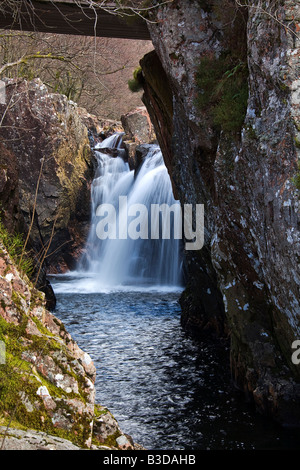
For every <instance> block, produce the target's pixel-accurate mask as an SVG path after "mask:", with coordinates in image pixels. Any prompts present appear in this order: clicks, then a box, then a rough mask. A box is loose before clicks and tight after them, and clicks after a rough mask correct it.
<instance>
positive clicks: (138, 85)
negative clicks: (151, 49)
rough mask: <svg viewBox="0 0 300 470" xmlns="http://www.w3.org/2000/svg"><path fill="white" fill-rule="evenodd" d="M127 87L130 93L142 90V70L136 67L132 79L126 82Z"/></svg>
mask: <svg viewBox="0 0 300 470" xmlns="http://www.w3.org/2000/svg"><path fill="white" fill-rule="evenodd" d="M128 87H129V89H130V91H132V93H136V92H138V91H141V90H142V89H143V81H142V68H141V67H138V68H136V69H135V71H134V72H133V78H132V79H131V80H128Z"/></svg>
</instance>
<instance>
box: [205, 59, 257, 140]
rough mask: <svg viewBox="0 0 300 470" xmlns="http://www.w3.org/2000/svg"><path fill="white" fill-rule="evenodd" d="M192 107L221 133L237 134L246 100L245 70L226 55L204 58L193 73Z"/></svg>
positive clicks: (244, 64)
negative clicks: (193, 104)
mask: <svg viewBox="0 0 300 470" xmlns="http://www.w3.org/2000/svg"><path fill="white" fill-rule="evenodd" d="M196 84H197V87H198V95H197V99H196V105H197V107H198V109H199V110H200V111H201V112H206V113H208V114H209V115H210V117H211V119H212V121H213V124H214V125H215V126H216V127H217V128H219V129H222V130H223V131H224V132H226V133H229V132H234V133H236V132H240V130H241V128H242V125H243V122H244V119H245V115H246V111H247V101H248V67H247V64H246V62H241V61H238V62H236V61H235V59H234V58H232V56H231V54H230V53H228V52H227V53H223V54H222V55H221V56H220V57H219V58H215V57H204V58H203V59H202V60H201V62H200V65H199V67H198V70H197V74H196Z"/></svg>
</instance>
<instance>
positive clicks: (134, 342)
mask: <svg viewBox="0 0 300 470" xmlns="http://www.w3.org/2000/svg"><path fill="white" fill-rule="evenodd" d="M51 282H52V285H53V287H54V290H55V292H56V296H57V307H56V311H55V312H54V313H55V315H56V316H57V317H58V318H60V319H61V320H62V321H63V322H64V324H65V326H66V328H67V330H68V331H69V332H70V333H71V335H72V336H73V338H74V339H75V340H76V341H77V343H78V344H79V346H80V347H81V348H82V349H83V350H84V351H86V352H88V353H89V354H90V356H91V357H92V359H93V361H94V363H95V365H96V368H97V379H96V401H97V403H100V404H102V405H104V406H107V407H108V408H109V410H110V411H111V412H112V413H113V414H114V416H115V417H116V419H117V420H118V422H119V424H120V426H121V428H122V430H123V431H124V432H126V433H128V434H130V435H131V436H132V437H133V438H134V440H135V441H136V442H138V443H139V444H141V445H143V446H144V447H145V448H147V449H168V450H176V449H193V450H201V449H208V448H210V449H261V448H264V449H265V448H273V449H277V448H278V449H281V448H295V447H298V448H299V447H300V445H299V444H300V439H299V433H297V432H295V431H289V430H283V429H280V428H279V427H277V426H276V425H275V424H274V423H270V422H269V421H267V420H265V419H263V418H262V417H260V416H257V415H255V414H253V412H252V410H251V409H250V408H248V406H247V405H246V404H245V403H244V402H243V400H242V399H241V397H240V396H239V395H237V393H236V392H235V391H234V390H233V388H232V385H231V382H230V375H229V370H228V350H227V349H225V350H224V348H223V347H220V346H218V345H216V344H212V343H209V342H208V343H206V342H205V343H203V342H197V341H195V340H194V339H192V338H190V337H188V336H187V335H186V334H185V333H184V332H183V331H182V330H181V328H180V307H179V304H178V298H179V295H180V293H179V292H176V291H175V292H172V291H169V292H168V291H165V292H164V291H160V292H157V291H151V290H150V291H149V290H147V289H145V290H144V291H138V290H125V289H123V290H116V291H107V292H89V293H84V292H85V291H84V289H83V288H79V287H78V284H77V286H76V282H75V283H74V282H73V280H72V279H71V278H69V277H58V278H53V279H51Z"/></svg>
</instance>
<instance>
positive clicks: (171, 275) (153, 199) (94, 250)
mask: <svg viewBox="0 0 300 470" xmlns="http://www.w3.org/2000/svg"><path fill="white" fill-rule="evenodd" d="M121 144H122V134H114V135H113V136H111V137H109V138H107V139H105V140H104V141H103V142H102V143H101V144H97V146H96V148H95V149H96V151H95V154H96V158H97V161H98V167H97V171H96V175H95V178H94V181H93V184H92V189H91V204H92V207H91V212H92V220H91V228H90V233H89V236H88V239H87V243H86V247H85V253H84V255H83V256H82V258H81V260H80V262H79V265H78V271H79V272H81V273H84V272H85V273H86V274H87V275H88V276H89V277H90V278H92V279H93V281H94V282H97V284H98V285H99V286H100V285H101V286H114V287H115V286H118V285H123V286H126V285H127V286H128V285H130V286H155V285H156V286H180V285H181V271H182V270H181V265H182V256H181V253H182V242H181V240H180V239H179V238H177V239H176V238H175V237H174V232H176V226H175V222H176V216H175V215H174V213H173V212H170V214H169V217H165V218H164V217H163V216H162V215H161V214H160V217H159V219H157V218H156V222H155V223H156V224H157V223H158V221H159V223H160V226H159V227H155V230H154V227H153V223H154V222H153V220H154V219H152V217H153V216H152V215H151V209H152V207H153V205H159V206H161V204H166V205H167V206H168V207H172V206H173V205H174V204H175V206H173V207H175V208H177V207H178V208H179V207H180V206H179V202H178V201H176V200H175V199H174V197H173V192H172V186H171V182H170V177H169V175H168V171H167V168H166V166H165V164H164V161H163V156H162V153H161V150H160V148H159V146H158V145H148V146H147V147H148V153H147V155H146V156H145V157H144V159H143V162H142V164H141V166H140V168H139V170H138V171H137V172H135V171H134V170H131V171H130V168H129V165H128V163H127V162H126V161H124V159H123V158H122V157H123V153H124V150H123V149H122V148H121ZM108 149H112V150H113V152H110V151H109V150H108ZM112 153H113V156H112ZM120 200H121V201H122V202H123V203H124V202H125V201H126V204H123V205H122V206H121V207H120ZM107 204H109V205H111V206H113V207H114V208H116V219H115V221H114V223H113V225H114V227H113V231H114V233H115V234H116V236H115V237H114V238H109V237H108V238H106V239H100V238H99V233H97V225H98V224H99V220H101V217H99V213H98V212H99V211H98V208H99V206H101V205H102V206H103V207H104V205H107ZM176 205H178V206H176ZM133 207H135V208H141V209H143V210H142V211H140V212H138V213H137V215H135V217H133V216H132V208H133ZM130 214H131V215H130ZM102 215H103V214H102ZM102 220H103V218H102ZM151 222H152V227H151ZM130 224H131V227H132V226H133V227H134V230H135V231H134V235H135V236H134V237H132V236H131V237H130V236H126V237H125V236H124V234H128V232H129V229H130ZM164 224H168V227H167V229H169V228H170V237H169V239H168V238H162V236H161V235H162V233H163V232H164V230H165V229H166V227H164ZM98 227H99V226H98ZM153 232H155V233H156V236H155V238H154V239H153ZM157 234H159V238H158V237H157Z"/></svg>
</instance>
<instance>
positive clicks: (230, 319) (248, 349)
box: [141, 0, 300, 425]
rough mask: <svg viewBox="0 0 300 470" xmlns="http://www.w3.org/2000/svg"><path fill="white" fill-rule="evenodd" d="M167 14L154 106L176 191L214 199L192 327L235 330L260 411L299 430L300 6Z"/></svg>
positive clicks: (195, 7)
mask: <svg viewBox="0 0 300 470" xmlns="http://www.w3.org/2000/svg"><path fill="white" fill-rule="evenodd" d="M274 15H276V17H277V20H275V19H274ZM156 19H157V20H158V21H157V23H156V24H151V25H150V26H149V28H150V32H151V36H152V40H153V43H154V46H155V50H156V53H150V55H148V56H146V57H145V58H144V59H143V60H142V62H141V65H142V68H143V75H144V79H145V84H144V87H145V94H144V102H145V104H146V105H147V107H148V109H149V113H150V115H153V114H156V116H158V117H159V119H156V120H155V119H154V120H153V122H154V125H155V131H156V135H157V138H158V140H159V142H160V144H161V147H162V150H163V153H164V155H165V161H166V164H167V166H168V169H169V173H170V175H171V178H172V182H173V186H174V188H175V193H176V195H177V196H178V198H179V199H180V201H181V202H182V203H193V204H196V203H198V204H199V203H202V204H204V205H205V247H204V248H203V249H202V250H201V251H200V252H189V253H187V255H188V256H187V264H188V271H189V273H190V282H189V283H188V287H187V289H186V292H185V294H184V295H183V297H182V300H181V303H182V308H183V314H182V318H183V324H184V325H185V326H187V327H189V326H190V327H192V328H194V327H195V326H197V327H198V329H199V331H200V332H201V333H205V332H206V331H210V332H214V331H215V332H217V334H218V335H224V334H225V335H226V334H228V333H229V334H230V341H231V368H232V374H233V377H234V380H235V382H236V384H237V385H238V386H239V387H240V388H241V389H242V390H244V391H245V393H246V394H247V395H248V396H251V397H252V398H253V399H254V401H255V403H256V405H257V408H258V409H259V410H260V411H261V412H263V413H267V414H271V415H272V416H273V417H274V418H275V419H277V420H278V421H279V422H281V423H288V424H296V425H299V424H300V408H299V397H300V385H299V378H300V370H299V366H298V365H295V364H293V362H292V360H291V356H292V352H293V350H292V343H293V341H294V340H296V339H299V338H300V325H299V314H300V307H299V298H300V295H299V284H300V276H299V248H300V239H299V231H298V227H299V190H298V189H297V185H296V183H295V181H296V179H297V172H298V171H299V170H298V168H297V160H298V158H299V129H300V128H299V122H300V109H299V108H300V100H299V50H300V49H299V48H300V41H299V19H300V7H299V4H298V3H297V2H295V1H284V2H281V3H280V5H279V2H275V3H274V5H273V6H269V7H268V11H267V12H266V11H263V3H262V2H254V1H253V2H252V1H250V2H249V6H248V8H246V9H245V8H244V9H242V10H238V9H237V7H236V3H235V2H230V1H228V2H210V1H203V2H196V1H187V0H183V1H180V2H179V1H174V2H172V4H171V5H168V6H164V7H162V8H161V9H160V11H159V13H158V14H157V18H156ZM154 54H157V55H156V56H154ZM158 61H159V62H160V66H161V67H162V68H163V70H164V73H165V76H166V77H167V83H166V81H165V82H164V86H163V87H162V86H161V85H160V84H159V83H158V80H156V79H155V72H154V69H153V67H152V68H151V64H152V65H153V64H155V63H157V62H158ZM150 69H151V70H150ZM157 70H158V69H157ZM161 96H164V97H167V99H165V100H162V99H160V97H161ZM170 96H171V98H170ZM245 97H246V99H245ZM156 107H158V108H159V111H156V109H155V108H156Z"/></svg>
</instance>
